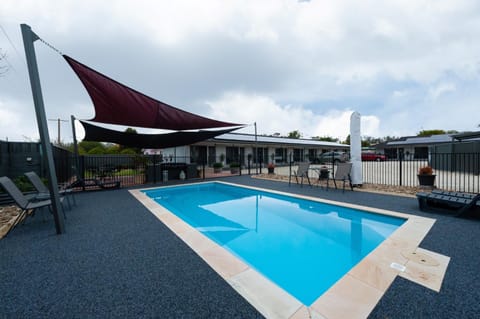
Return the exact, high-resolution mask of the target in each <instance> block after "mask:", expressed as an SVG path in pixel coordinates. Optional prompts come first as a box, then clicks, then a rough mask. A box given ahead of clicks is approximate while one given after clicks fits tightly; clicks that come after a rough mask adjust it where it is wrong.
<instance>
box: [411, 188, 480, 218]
mask: <svg viewBox="0 0 480 319" xmlns="http://www.w3.org/2000/svg"><path fill="white" fill-rule="evenodd" d="M417 199H418V206H419V208H420V210H422V211H424V210H427V209H429V208H432V209H438V208H440V209H451V210H456V211H457V213H456V216H461V215H463V214H465V213H466V212H467V211H469V210H471V209H480V194H477V195H474V194H467V193H460V192H447V191H439V190H434V191H433V192H432V193H423V192H420V193H417Z"/></svg>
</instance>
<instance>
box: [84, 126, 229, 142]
mask: <svg viewBox="0 0 480 319" xmlns="http://www.w3.org/2000/svg"><path fill="white" fill-rule="evenodd" d="M79 122H80V123H81V124H82V125H83V128H84V129H85V137H84V138H83V140H84V141H96V142H111V143H116V144H120V145H124V146H128V147H138V148H155V149H156V148H167V147H175V146H183V145H190V144H193V143H197V142H200V141H204V140H207V139H209V138H213V137H215V136H218V135H221V134H225V133H229V132H231V131H234V130H236V129H238V128H230V129H224V130H217V131H204V130H200V131H196V132H174V133H165V134H140V133H127V132H119V131H115V130H110V129H107V128H103V127H100V126H96V125H93V124H90V123H87V122H84V121H80V120H79Z"/></svg>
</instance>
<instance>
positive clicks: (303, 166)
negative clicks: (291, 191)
mask: <svg viewBox="0 0 480 319" xmlns="http://www.w3.org/2000/svg"><path fill="white" fill-rule="evenodd" d="M309 169H310V163H308V162H302V163H298V168H297V170H296V171H293V176H295V180H296V181H297V184H298V179H300V181H301V182H300V186H303V178H304V177H305V178H306V179H307V181H308V185H310V186H312V184H311V183H310V178H309V177H308V170H309Z"/></svg>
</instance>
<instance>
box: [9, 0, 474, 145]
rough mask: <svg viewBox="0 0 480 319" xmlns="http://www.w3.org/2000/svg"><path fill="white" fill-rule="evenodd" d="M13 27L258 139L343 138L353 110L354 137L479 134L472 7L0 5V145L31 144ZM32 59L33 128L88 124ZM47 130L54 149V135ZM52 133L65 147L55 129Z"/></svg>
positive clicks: (457, 1)
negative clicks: (35, 87)
mask: <svg viewBox="0 0 480 319" xmlns="http://www.w3.org/2000/svg"><path fill="white" fill-rule="evenodd" d="M21 23H26V24H28V25H30V26H31V27H32V30H33V31H34V32H35V33H36V34H38V35H39V36H40V37H41V38H42V39H43V40H45V41H47V42H49V43H50V44H51V45H53V46H54V47H56V48H57V49H59V50H60V51H62V52H63V53H64V54H67V55H69V56H71V57H73V58H74V59H76V60H78V61H80V62H82V63H84V64H86V65H88V66H90V67H92V68H94V69H96V70H98V71H100V72H102V73H104V74H106V75H108V76H110V77H112V78H114V79H116V80H117V81H119V82H122V83H124V84H126V85H128V86H130V87H132V88H135V89H137V90H139V91H141V92H143V93H145V94H147V95H149V96H151V97H153V98H156V99H158V100H161V101H163V102H165V103H168V104H171V105H174V106H176V107H179V108H182V109H184V110H187V111H190V112H194V113H197V114H200V115H203V116H207V117H212V118H215V119H219V120H224V121H229V122H236V123H253V122H257V125H258V132H259V133H261V134H273V133H277V132H278V133H281V134H282V135H286V134H288V132H291V131H293V130H299V131H300V132H301V133H302V135H303V137H305V138H309V137H311V136H331V137H338V138H340V139H344V138H345V137H346V136H347V135H348V134H349V119H350V114H351V113H352V112H353V111H358V112H359V113H360V114H361V115H362V135H364V136H374V137H383V136H387V135H390V136H405V135H415V134H416V133H417V132H418V131H420V130H423V129H445V130H458V131H472V130H478V125H479V124H480V116H479V115H478V114H479V113H478V111H479V109H480V108H479V101H480V76H479V75H480V41H479V39H480V1H478V0H450V1H445V0H431V1H430V0H412V1H410V0H398V1H395V0H390V1H369V0H363V1H354V0H352V1H328V0H324V1H315V0H312V1H293V0H292V1H287V0H284V1H281V0H273V1H268V0H262V1H258V0H253V1H250V0H238V1H235V0H232V1H224V0H203V1H193V0H190V1H184V0H176V1H153V0H152V1H93V0H82V1H74V0H58V1H53V0H51V1H47V0H44V1H37V0H31V1H29V0H22V1H18V0H1V1H0V27H1V29H0V48H1V52H2V54H6V60H5V59H4V60H2V61H1V63H2V65H3V66H5V65H6V66H7V67H8V68H9V69H8V71H7V72H6V73H4V74H3V75H1V76H0V140H5V139H7V138H8V140H10V141H27V140H37V139H38V136H39V134H38V129H37V126H36V121H35V113H34V107H33V101H32V94H31V89H30V84H29V79H28V71H27V67H26V62H25V54H24V48H23V42H22V37H21V32H20V24H21ZM35 49H36V53H37V61H38V64H39V69H40V78H41V84H42V90H43V96H44V101H45V107H46V112H47V118H48V119H58V118H60V119H63V120H69V119H70V115H72V114H73V115H75V116H76V117H77V118H81V119H89V118H92V117H93V115H94V109H93V106H92V104H91V101H90V99H89V97H88V95H87V93H86V91H85V90H84V88H83V86H82V84H81V83H80V81H79V80H78V78H77V77H76V75H75V74H74V73H73V71H72V70H71V69H70V67H69V66H68V65H67V63H66V62H65V61H64V60H63V58H62V57H61V56H60V55H59V54H58V53H57V52H55V51H54V50H52V49H51V48H49V47H47V46H46V45H45V44H43V43H41V42H40V41H37V42H35ZM3 71H5V68H4V69H3ZM49 127H50V135H51V137H52V138H54V139H56V138H57V124H56V122H55V121H50V122H49ZM243 132H246V133H253V132H254V130H253V127H252V126H250V127H247V128H246V129H244V130H243ZM61 134H62V140H63V141H64V142H71V141H72V133H71V126H70V124H69V123H63V122H62V124H61Z"/></svg>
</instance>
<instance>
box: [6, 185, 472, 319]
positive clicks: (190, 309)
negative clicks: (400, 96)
mask: <svg viewBox="0 0 480 319" xmlns="http://www.w3.org/2000/svg"><path fill="white" fill-rule="evenodd" d="M222 180H224V181H227V182H233V183H239V184H245V185H251V186H257V187H264V188H270V189H275V190H279V191H285V192H291V193H297V194H304V195H309V196H315V197H319V198H325V199H330V200H336V201H342V202H348V203H354V204H359V205H365V206H371V207H377V208H382V209H389V210H394V211H399V212H403V213H407V214H416V215H420V216H425V217H430V218H435V219H437V222H436V223H435V224H434V226H433V228H432V229H431V231H430V232H429V233H428V235H427V236H426V237H425V239H424V240H423V242H422V243H421V245H420V246H421V247H422V248H425V249H428V250H432V251H434V252H438V253H440V254H444V255H446V256H450V257H451V260H450V264H449V266H448V269H447V273H446V276H445V279H444V282H443V285H442V289H441V291H440V293H436V292H434V291H431V290H429V289H427V288H424V287H422V286H420V285H417V284H414V283H412V282H410V281H408V280H405V279H403V278H400V277H397V279H395V281H394V282H393V284H392V285H391V287H390V288H389V289H388V290H387V292H386V294H385V295H384V297H383V298H382V299H381V300H380V302H379V303H378V305H377V306H376V308H375V309H374V310H373V312H372V313H371V314H370V318H423V317H425V318H476V317H477V315H478V313H480V303H478V300H480V289H479V288H480V287H479V286H480V285H479V283H480V280H479V279H480V275H479V270H478V265H479V264H480V257H479V253H478V252H479V251H480V240H479V238H480V222H479V219H461V218H454V217H452V216H449V215H445V214H438V213H424V212H420V211H419V210H418V205H417V201H416V199H414V198H406V197H400V196H389V195H381V194H373V193H366V192H355V191H354V192H352V191H345V193H342V191H341V190H338V191H336V190H332V189H331V190H329V191H328V192H327V191H326V190H325V189H319V188H317V187H309V186H303V187H300V186H298V185H295V184H292V185H291V186H288V183H284V182H275V181H268V180H259V179H252V178H250V177H249V176H236V177H228V178H223V179H222ZM146 186H147V187H151V186H152V185H146ZM158 186H161V184H159V185H158ZM45 215H48V214H45ZM47 217H48V218H49V220H48V221H47V222H42V215H41V214H37V216H36V217H35V219H30V220H28V221H27V224H26V225H23V226H20V227H17V228H16V229H15V230H13V231H12V233H11V234H10V235H9V236H8V237H7V238H6V239H3V240H0V256H1V258H0V278H1V279H0V301H1V302H0V314H2V316H4V317H15V318H17V317H29V318H31V317H34V318H41V317H85V316H88V317H102V318H103V317H122V318H123V317H124V318H133V317H134V318H138V317H168V318H178V317H184V318H215V317H217V318H257V317H261V315H260V314H259V313H258V312H257V311H256V310H255V309H254V308H253V307H252V306H250V305H249V303H248V302H247V301H245V300H244V299H243V298H242V297H241V296H240V295H238V294H237V293H236V292H235V291H234V290H233V289H232V288H231V287H230V286H229V285H228V284H227V283H226V282H225V281H224V280H223V279H222V278H221V277H220V276H218V275H217V274H216V273H215V272H214V271H213V270H212V269H211V268H210V267H209V266H208V265H207V264H206V263H205V262H204V261H203V260H202V259H201V258H200V257H198V256H197V255H196V254H195V253H194V252H193V251H192V250H191V249H190V248H188V247H187V246H186V245H185V244H184V243H183V242H182V241H181V240H180V239H178V238H177V237H176V236H175V235H173V234H172V233H171V232H170V230H168V228H166V227H165V226H164V225H163V224H162V223H161V222H160V221H158V220H157V219H156V218H155V217H154V216H153V215H151V214H150V213H149V212H148V211H147V210H146V209H145V208H144V207H143V206H142V205H141V204H140V203H138V202H137V201H136V200H135V199H134V198H133V197H132V196H131V195H130V194H129V193H128V191H127V190H125V189H122V190H114V191H101V192H86V193H81V194H78V196H77V206H76V207H74V208H73V210H72V211H67V217H68V219H67V221H66V229H67V233H66V234H64V235H61V236H57V235H55V227H54V225H53V221H52V220H51V218H50V216H47Z"/></svg>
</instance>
